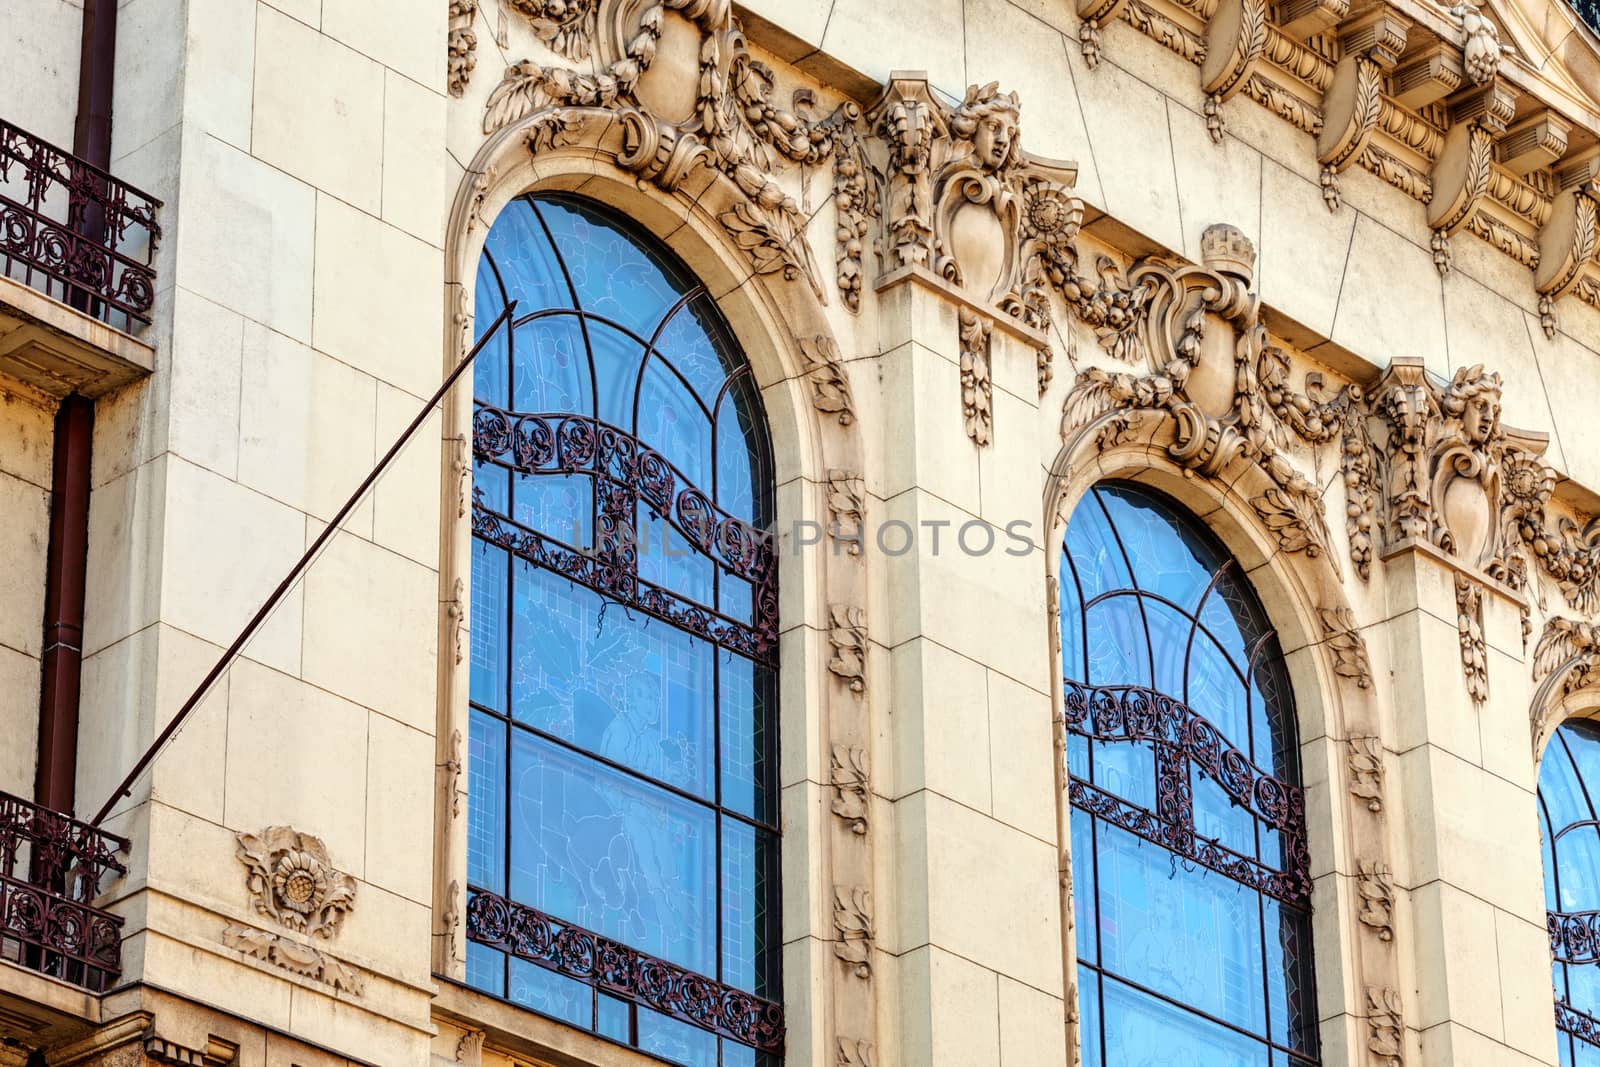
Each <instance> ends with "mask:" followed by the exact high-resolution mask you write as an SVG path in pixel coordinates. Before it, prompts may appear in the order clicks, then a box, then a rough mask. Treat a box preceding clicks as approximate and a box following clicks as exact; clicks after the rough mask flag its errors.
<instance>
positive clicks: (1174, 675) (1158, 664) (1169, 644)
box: [1142, 597, 1194, 699]
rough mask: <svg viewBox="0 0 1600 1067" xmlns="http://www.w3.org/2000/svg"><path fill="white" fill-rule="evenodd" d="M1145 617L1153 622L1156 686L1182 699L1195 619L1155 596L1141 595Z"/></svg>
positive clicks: (1152, 647)
mask: <svg viewBox="0 0 1600 1067" xmlns="http://www.w3.org/2000/svg"><path fill="white" fill-rule="evenodd" d="M1142 604H1143V606H1144V617H1145V621H1146V622H1147V623H1148V624H1149V626H1150V651H1151V652H1152V653H1153V658H1154V660H1155V664H1154V665H1155V688H1156V689H1157V690H1159V691H1161V692H1163V693H1170V694H1171V695H1173V696H1176V697H1178V698H1180V699H1182V696H1183V682H1184V678H1183V667H1184V661H1185V659H1186V658H1187V656H1188V652H1189V631H1190V630H1192V629H1193V628H1194V623H1193V621H1192V620H1190V618H1189V617H1188V616H1187V615H1184V614H1182V613H1181V612H1178V611H1175V610H1173V609H1172V608H1171V607H1168V606H1167V605H1166V604H1163V603H1162V602H1161V601H1159V600H1156V599H1154V598H1153V597H1144V598H1142Z"/></svg>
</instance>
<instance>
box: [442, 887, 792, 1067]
mask: <svg viewBox="0 0 1600 1067" xmlns="http://www.w3.org/2000/svg"><path fill="white" fill-rule="evenodd" d="M467 937H468V938H470V939H471V940H473V941H475V942H477V943H478V944H481V945H487V946H488V947H490V948H494V949H499V950H500V951H502V952H509V953H510V954H511V955H513V956H515V957H516V958H517V959H520V960H526V961H528V962H529V963H534V964H537V965H538V966H540V967H544V968H546V969H548V970H551V971H555V972H556V973H558V974H563V975H566V976H567V977H568V978H573V979H576V980H577V981H579V982H582V983H584V984H585V985H588V986H590V987H592V988H594V989H598V990H600V991H601V992H604V993H609V994H611V995H612V996H615V997H619V998H621V999H623V1000H626V1001H629V1002H631V1003H633V1004H637V1005H641V1006H643V1007H646V1008H651V1009H653V1010H655V1011H659V1012H661V1013H662V1014H665V1015H670V1016H672V1017H673V1018H675V1019H681V1020H682V1021H684V1022H686V1023H690V1024H692V1025H694V1026H698V1027H700V1028H701V1029H704V1030H709V1031H711V1032H712V1033H715V1034H719V1035H721V1036H723V1037H726V1038H731V1039H732V1040H734V1041H737V1042H739V1043H741V1044H744V1045H749V1046H751V1047H752V1048H755V1049H757V1050H758V1051H761V1052H769V1053H772V1054H773V1055H775V1056H781V1055H783V1039H784V1026H783V1009H782V1008H781V1007H780V1006H778V1005H777V1004H774V1003H773V1002H772V1001H769V1000H763V999H762V998H761V997H758V996H755V995H754V994H751V993H746V992H745V991H744V990H742V989H735V988H734V987H733V986H730V985H724V984H723V983H721V982H718V981H717V980H716V979H714V978H707V977H705V976H704V975H700V974H696V973H694V972H693V971H688V970H685V969H684V968H682V967H679V966H678V965H676V964H673V963H668V962H667V961H666V960H663V959H658V958H657V957H655V956H650V955H647V954H645V953H643V952H640V951H639V950H638V949H633V948H629V947H628V946H627V945H624V944H622V943H621V942H618V941H613V940H611V939H610V938H608V937H604V936H602V935H600V934H597V933H594V932H593V931H591V930H586V929H584V928H583V927H581V926H575V925H573V924H572V923H568V922H563V921H562V920H560V919H557V918H555V917H554V916H552V915H548V914H546V913H544V912H542V911H539V910H538V909H536V908H530V907H528V906H527V905H525V904H517V903H515V902H513V901H510V900H507V899H506V898H504V897H502V896H499V895H498V894H495V893H491V892H489V891H487V890H484V889H479V888H477V887H476V886H474V887H472V888H470V889H469V890H468V891H467Z"/></svg>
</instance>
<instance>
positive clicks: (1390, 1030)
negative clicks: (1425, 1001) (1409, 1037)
mask: <svg viewBox="0 0 1600 1067" xmlns="http://www.w3.org/2000/svg"><path fill="white" fill-rule="evenodd" d="M1405 1033H1406V1024H1405V1016H1404V1013H1403V1011H1402V1008H1401V1003H1400V994H1399V993H1398V992H1397V991H1395V990H1393V989H1390V988H1387V987H1385V988H1382V989H1380V988H1378V987H1376V986H1368V987H1367V1050H1368V1051H1369V1052H1371V1053H1372V1055H1373V1056H1374V1060H1373V1062H1374V1063H1375V1064H1377V1065H1378V1067H1404V1064H1405Z"/></svg>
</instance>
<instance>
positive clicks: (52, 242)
mask: <svg viewBox="0 0 1600 1067" xmlns="http://www.w3.org/2000/svg"><path fill="white" fill-rule="evenodd" d="M160 207H161V201H159V200H157V199H156V198H155V197H153V196H150V195H149V194H147V193H142V192H140V191H139V190H138V189H135V188H134V187H133V186H131V185H129V184H127V183H126V182H123V181H120V180H118V179H117V178H115V177H113V176H112V175H110V174H109V173H107V172H106V171H103V170H101V169H100V168H99V167H96V166H93V165H92V164H89V163H86V162H84V161H83V160H81V159H79V158H78V157H77V156H74V155H73V154H72V153H71V152H68V151H67V150H65V149H63V148H58V147H56V146H55V145H53V144H50V143H49V142H48V141H44V140H41V139H40V138H38V137H35V136H34V135H33V134H31V133H28V132H27V131H26V130H23V129H20V128H18V127H16V126H13V125H12V124H11V123H9V122H5V121H3V120H0V269H3V273H4V274H5V275H6V276H7V277H10V278H13V279H15V280H17V281H20V282H22V283H23V284H24V285H27V286H30V287H32V288H34V289H38V290H39V291H40V292H43V293H45V294H46V295H48V296H52V297H55V298H56V299H58V300H62V301H64V302H66V303H68V304H71V305H72V306H73V307H75V308H77V309H78V310H80V311H82V312H84V313H85V314H88V315H91V316H93V317H94V318H97V319H99V320H100V321H102V322H105V323H106V324H108V325H111V326H115V327H118V328H122V329H126V328H131V327H132V326H133V325H134V324H138V325H140V326H143V325H148V324H149V322H150V308H151V305H152V304H154V302H155V290H156V272H155V267H154V265H153V264H154V261H155V254H156V245H157V243H158V242H159V241H160V240H161V226H160V224H159V223H157V222H156V212H157V210H159V209H160Z"/></svg>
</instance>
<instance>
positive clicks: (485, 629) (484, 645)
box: [468, 540, 509, 711]
mask: <svg viewBox="0 0 1600 1067" xmlns="http://www.w3.org/2000/svg"><path fill="white" fill-rule="evenodd" d="M506 566H507V561H506V553H505V550H504V549H501V548H496V547H495V546H493V545H491V544H489V543H488V542H486V541H477V540H474V541H473V542H472V628H471V646H470V647H471V650H472V669H471V671H470V674H469V677H470V681H469V682H468V690H469V693H470V697H471V699H472V701H473V702H474V703H476V704H482V705H483V706H484V707H486V708H493V709H494V710H496V711H504V710H505V702H506V641H507V632H506V631H507V630H508V629H509V622H508V620H507V618H506V600H507V599H508V585H509V580H508V577H507V574H506Z"/></svg>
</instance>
